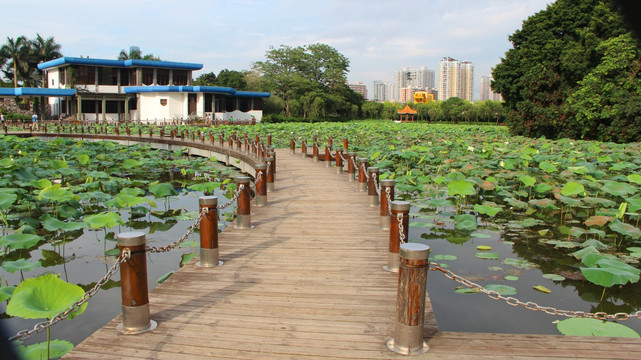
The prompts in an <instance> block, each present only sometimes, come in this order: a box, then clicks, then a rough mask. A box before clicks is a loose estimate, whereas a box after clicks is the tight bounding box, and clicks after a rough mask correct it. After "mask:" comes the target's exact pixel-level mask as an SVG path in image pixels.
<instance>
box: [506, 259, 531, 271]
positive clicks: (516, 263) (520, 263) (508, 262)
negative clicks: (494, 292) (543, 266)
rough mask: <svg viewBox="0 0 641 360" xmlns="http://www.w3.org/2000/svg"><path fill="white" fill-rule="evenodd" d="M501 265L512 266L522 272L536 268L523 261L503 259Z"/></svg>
mask: <svg viewBox="0 0 641 360" xmlns="http://www.w3.org/2000/svg"><path fill="white" fill-rule="evenodd" d="M502 263H503V264H505V265H511V266H514V267H516V268H519V269H522V270H531V269H536V268H537V267H538V265H536V264H535V263H532V262H529V261H527V260H524V259H514V258H507V259H503V261H502Z"/></svg>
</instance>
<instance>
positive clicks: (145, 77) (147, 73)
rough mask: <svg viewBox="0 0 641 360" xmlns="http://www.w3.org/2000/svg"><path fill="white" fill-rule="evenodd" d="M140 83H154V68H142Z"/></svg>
mask: <svg viewBox="0 0 641 360" xmlns="http://www.w3.org/2000/svg"><path fill="white" fill-rule="evenodd" d="M142 84H143V85H153V84H154V69H142Z"/></svg>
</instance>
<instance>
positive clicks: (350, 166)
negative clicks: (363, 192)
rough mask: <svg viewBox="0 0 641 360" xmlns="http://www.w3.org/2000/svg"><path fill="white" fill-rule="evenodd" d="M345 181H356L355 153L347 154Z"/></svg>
mask: <svg viewBox="0 0 641 360" xmlns="http://www.w3.org/2000/svg"><path fill="white" fill-rule="evenodd" d="M347 180H349V182H354V180H356V153H355V152H348V153H347Z"/></svg>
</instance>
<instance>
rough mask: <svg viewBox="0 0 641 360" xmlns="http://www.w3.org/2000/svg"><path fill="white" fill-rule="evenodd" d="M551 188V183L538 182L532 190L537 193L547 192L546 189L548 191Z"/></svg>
mask: <svg viewBox="0 0 641 360" xmlns="http://www.w3.org/2000/svg"><path fill="white" fill-rule="evenodd" d="M552 189H553V187H552V185H550V184H548V183H540V184H536V185H535V186H534V191H536V192H537V193H539V194H543V193H546V192H548V191H550V190H552Z"/></svg>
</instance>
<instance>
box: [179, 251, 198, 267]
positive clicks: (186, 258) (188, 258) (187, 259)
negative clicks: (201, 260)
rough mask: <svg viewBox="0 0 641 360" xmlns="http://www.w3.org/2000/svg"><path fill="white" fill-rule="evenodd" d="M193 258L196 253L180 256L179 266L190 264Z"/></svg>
mask: <svg viewBox="0 0 641 360" xmlns="http://www.w3.org/2000/svg"><path fill="white" fill-rule="evenodd" d="M195 257H196V253H195V252H190V253H187V254H182V256H181V257H180V264H181V265H184V264H187V263H188V262H190V261H191V260H192V259H193V258H195Z"/></svg>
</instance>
